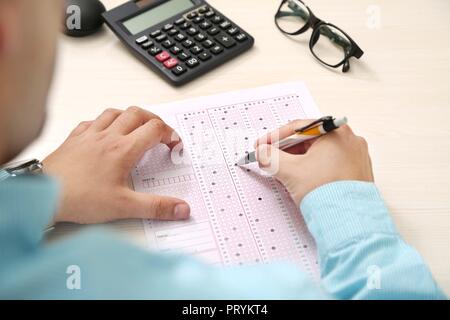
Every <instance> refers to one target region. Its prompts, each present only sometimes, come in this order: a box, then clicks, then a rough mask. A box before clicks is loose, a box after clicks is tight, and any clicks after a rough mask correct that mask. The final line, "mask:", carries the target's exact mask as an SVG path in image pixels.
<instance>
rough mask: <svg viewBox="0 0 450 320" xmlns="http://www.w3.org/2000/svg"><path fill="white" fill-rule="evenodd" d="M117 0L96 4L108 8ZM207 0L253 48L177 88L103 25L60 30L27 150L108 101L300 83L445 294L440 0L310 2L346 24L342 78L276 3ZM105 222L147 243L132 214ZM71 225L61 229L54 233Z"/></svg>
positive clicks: (447, 62) (448, 226) (448, 22)
mask: <svg viewBox="0 0 450 320" xmlns="http://www.w3.org/2000/svg"><path fill="white" fill-rule="evenodd" d="M122 2H123V1H119V0H105V1H104V3H105V5H106V6H107V8H112V7H113V6H115V5H118V4H120V3H122ZM210 3H211V4H212V5H213V6H215V7H217V9H219V10H221V11H222V12H223V13H224V14H226V15H228V16H229V17H230V18H232V19H233V20H234V21H235V22H236V23H238V24H239V25H241V26H242V27H243V28H245V29H246V30H247V31H248V32H249V33H251V34H252V35H253V36H254V37H255V39H256V45H255V48H254V49H253V50H252V51H250V52H249V53H247V54H245V55H243V56H241V57H239V58H238V59H236V60H234V61H232V62H230V63H228V64H226V65H225V66H223V67H221V68H220V69H218V70H216V71H214V72H211V73H209V74H207V75H206V76H203V77H202V78H200V79H198V80H197V81H194V82H192V83H190V84H189V85H187V86H184V87H182V88H178V89H177V88H174V87H171V86H169V85H168V84H167V83H165V82H163V81H162V80H161V79H160V78H158V77H157V76H156V74H155V73H153V72H151V71H150V70H148V69H146V68H145V67H144V66H143V65H142V64H141V63H140V62H139V61H137V60H136V59H135V58H134V57H133V56H131V54H130V53H129V52H128V51H127V50H126V49H125V47H124V46H123V45H122V44H121V43H120V42H119V40H118V39H117V38H116V37H115V36H114V35H113V34H112V33H111V32H110V31H109V30H106V28H105V30H104V31H103V32H101V33H99V34H97V35H95V36H92V37H90V38H85V39H72V38H67V37H64V36H62V37H61V46H60V54H59V63H58V68H57V72H56V77H55V82H54V86H53V90H52V94H51V97H50V101H49V119H48V125H47V128H46V130H45V132H44V135H43V136H42V137H41V138H40V139H39V140H38V141H37V142H36V143H35V144H34V145H33V146H32V147H31V148H30V149H28V150H27V151H26V155H33V156H34V157H43V156H44V155H46V154H47V153H48V152H50V151H51V150H52V149H54V148H56V147H57V146H58V145H59V144H60V143H61V142H62V141H63V140H64V139H65V137H66V135H67V134H68V133H69V132H70V130H71V129H72V128H73V127H74V126H76V125H77V124H78V123H79V122H80V121H82V120H88V119H93V118H94V117H96V116H97V115H98V114H99V113H100V112H101V111H102V110H103V109H104V108H106V107H121V108H125V107H127V106H130V105H141V106H148V105H151V104H157V103H161V102H167V101H172V100H181V99H185V98H188V97H195V96H201V95H209V94H214V93H219V92H224V91H229V90H238V89H241V88H249V87H257V86H261V85H267V84H272V83H277V82H285V81H292V80H304V81H305V82H306V84H307V85H308V87H309V89H310V91H311V92H312V94H313V96H314V98H315V100H316V103H317V104H318V106H319V108H320V109H321V111H322V113H323V114H334V115H347V116H348V117H349V119H350V121H351V125H352V126H353V128H354V130H355V132H356V133H358V134H359V135H361V136H364V137H365V138H366V139H367V140H368V142H369V145H370V150H371V154H372V158H373V165H374V171H375V174H376V182H377V184H378V186H379V187H380V189H381V191H382V193H383V195H384V197H385V199H386V201H387V203H388V205H389V207H390V209H391V211H392V215H393V217H394V220H395V222H396V225H397V226H398V229H399V230H400V232H401V234H402V235H403V236H404V238H405V239H406V240H407V241H408V242H409V243H411V244H412V245H413V246H414V247H416V248H417V249H418V251H419V252H420V253H421V254H422V255H423V257H424V258H425V260H426V261H427V263H428V264H429V266H430V267H431V269H432V271H433V273H434V275H435V277H436V279H437V281H438V282H439V284H440V285H441V286H442V287H443V288H444V290H445V291H446V292H447V293H448V294H450V249H449V246H450V129H449V123H448V122H449V120H448V118H450V90H449V84H450V41H449V39H450V2H449V1H448V0H432V1H427V2H423V1H417V0H397V1H390V0H375V1H373V0H342V1H326V0H316V1H311V3H310V4H311V6H312V9H313V10H314V12H315V14H316V15H317V16H319V17H321V18H323V19H325V20H328V21H330V22H332V23H334V24H336V25H338V26H340V27H341V28H343V29H344V30H346V31H347V32H348V33H349V34H350V35H351V36H352V37H353V38H354V39H355V41H357V42H358V44H359V45H360V46H361V48H362V49H363V50H364V51H365V52H366V53H365V55H364V57H363V58H362V60H361V61H352V63H351V72H350V73H348V74H342V73H341V71H340V70H329V69H326V68H324V67H322V66H321V65H319V64H318V63H317V62H316V61H315V59H314V58H313V57H312V55H311V54H310V51H309V49H308V46H307V43H308V41H309V37H308V36H307V35H304V36H301V37H298V39H289V38H286V37H285V36H283V35H282V34H281V33H280V32H279V31H278V30H277V29H276V28H275V26H274V23H273V15H274V13H275V11H276V9H277V6H278V4H279V1H278V0H276V1H275V0H273V1H270V0H264V1H260V0H245V1H227V0H211V1H210ZM377 17H379V18H380V20H378V19H377ZM377 20H378V21H377ZM99 183H100V182H99ZM114 225H115V226H116V227H117V229H118V230H120V231H124V230H125V232H126V235H127V237H128V238H130V239H133V241H136V242H137V243H140V244H142V245H145V240H144V235H143V231H142V225H141V223H140V222H139V221H125V222H121V223H116V224H114ZM73 229H74V228H73V226H68V225H61V226H58V227H57V229H56V231H55V232H54V234H53V235H60V234H67V233H68V232H69V230H73Z"/></svg>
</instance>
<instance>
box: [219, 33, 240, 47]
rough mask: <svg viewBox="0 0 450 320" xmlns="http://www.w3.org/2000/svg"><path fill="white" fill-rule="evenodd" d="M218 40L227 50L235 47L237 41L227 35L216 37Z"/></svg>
mask: <svg viewBox="0 0 450 320" xmlns="http://www.w3.org/2000/svg"><path fill="white" fill-rule="evenodd" d="M216 40H217V41H218V42H219V43H220V44H221V45H223V46H224V47H225V48H231V47H232V46H234V45H235V44H236V41H234V39H233V38H232V37H231V36H229V35H226V34H221V35H219V36H217V37H216Z"/></svg>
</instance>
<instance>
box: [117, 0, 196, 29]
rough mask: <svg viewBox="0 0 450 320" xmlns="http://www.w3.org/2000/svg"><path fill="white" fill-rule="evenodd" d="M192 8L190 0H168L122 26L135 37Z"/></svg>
mask: <svg viewBox="0 0 450 320" xmlns="http://www.w3.org/2000/svg"><path fill="white" fill-rule="evenodd" d="M193 6H194V4H193V3H192V1H191V0H168V1H166V2H164V3H162V4H161V5H159V6H157V7H155V8H151V9H149V10H148V11H145V12H144V13H141V14H139V15H137V16H135V17H133V18H131V19H128V20H126V21H124V22H123V25H124V26H125V28H127V29H128V31H129V32H130V33H131V34H133V35H135V34H138V33H139V32H142V31H144V30H146V29H148V28H150V27H152V26H154V25H156V24H158V23H160V22H161V21H164V20H166V19H168V18H170V17H172V16H174V15H176V14H177V13H180V12H182V11H184V10H187V9H189V8H192V7H193Z"/></svg>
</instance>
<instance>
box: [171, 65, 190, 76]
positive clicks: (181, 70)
mask: <svg viewBox="0 0 450 320" xmlns="http://www.w3.org/2000/svg"><path fill="white" fill-rule="evenodd" d="M186 71H187V69H186V68H185V67H183V66H180V65H177V66H176V67H175V68H173V69H172V73H173V74H174V75H176V76H181V75H182V74H183V73H185V72H186Z"/></svg>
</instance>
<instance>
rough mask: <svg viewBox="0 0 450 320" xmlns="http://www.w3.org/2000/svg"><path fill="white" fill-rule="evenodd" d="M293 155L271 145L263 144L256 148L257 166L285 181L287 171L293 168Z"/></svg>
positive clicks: (287, 174)
mask: <svg viewBox="0 0 450 320" xmlns="http://www.w3.org/2000/svg"><path fill="white" fill-rule="evenodd" d="M294 159H295V156H294V155H292V154H289V153H287V152H284V151H282V150H280V149H278V148H276V147H274V146H272V145H268V144H263V145H260V146H258V148H257V149H256V160H257V161H258V164H259V167H260V168H261V169H262V170H264V171H265V172H267V173H268V174H270V175H272V176H274V177H276V178H277V179H278V180H280V181H281V182H284V181H286V179H287V177H288V176H289V172H292V170H294V165H293V162H294Z"/></svg>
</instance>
